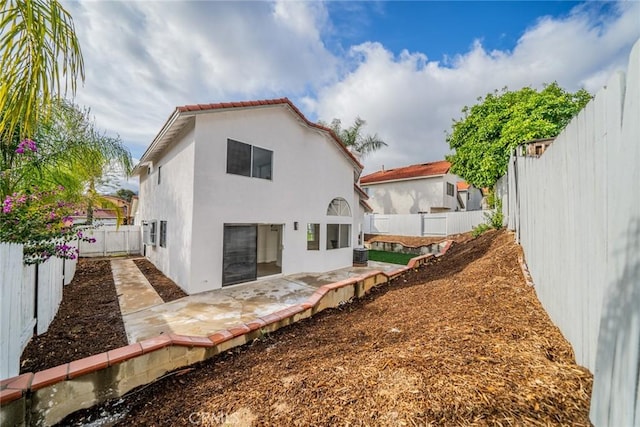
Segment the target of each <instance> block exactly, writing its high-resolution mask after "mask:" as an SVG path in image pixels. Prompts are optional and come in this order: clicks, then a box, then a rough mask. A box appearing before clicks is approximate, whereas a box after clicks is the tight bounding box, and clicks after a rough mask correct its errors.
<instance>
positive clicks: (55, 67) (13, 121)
mask: <svg viewBox="0 0 640 427" xmlns="http://www.w3.org/2000/svg"><path fill="white" fill-rule="evenodd" d="M0 10H1V11H2V13H1V14H0V111H1V112H2V120H0V135H12V134H14V132H16V130H17V132H18V136H19V137H20V138H24V137H31V136H32V135H33V132H34V130H35V127H36V126H37V124H38V123H39V121H40V118H41V116H42V114H43V113H44V114H45V115H46V114H47V113H48V111H49V110H48V108H47V107H48V106H49V102H50V101H51V100H52V99H54V98H58V97H60V96H61V95H62V94H63V93H64V92H66V91H67V90H68V89H70V90H71V92H72V95H73V94H75V89H76V80H77V79H78V78H80V79H82V80H84V63H83V59H82V52H81V50H80V44H79V42H78V38H77V37H76V34H75V29H74V26H73V20H72V18H71V15H69V13H68V12H67V11H66V10H65V9H64V8H63V7H62V6H61V5H60V3H59V2H58V1H57V0H0ZM43 103H44V108H42V107H43ZM4 140H6V139H5V138H3V142H4Z"/></svg>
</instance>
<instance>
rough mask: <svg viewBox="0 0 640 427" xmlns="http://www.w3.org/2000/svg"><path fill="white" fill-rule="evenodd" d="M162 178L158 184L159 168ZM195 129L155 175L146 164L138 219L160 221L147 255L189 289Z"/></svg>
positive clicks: (187, 132) (187, 130) (155, 167)
mask: <svg viewBox="0 0 640 427" xmlns="http://www.w3.org/2000/svg"><path fill="white" fill-rule="evenodd" d="M159 166H161V167H162V169H161V178H162V179H161V181H160V184H158V175H157V174H158V167H159ZM193 167H194V128H193V125H191V126H187V127H186V128H185V130H184V131H183V132H182V133H181V135H179V136H178V142H177V143H176V144H174V145H173V146H172V147H170V148H169V149H168V150H167V151H166V152H165V153H164V154H163V155H162V157H161V158H160V160H159V161H158V162H156V163H155V164H153V166H152V168H151V175H147V172H146V170H147V168H146V167H143V172H142V173H141V175H140V195H139V207H138V214H137V216H136V222H138V223H140V224H142V221H150V220H156V221H157V222H158V225H157V233H158V234H157V240H156V242H157V244H156V246H155V247H152V246H146V250H145V255H146V257H147V258H148V259H149V260H150V261H151V262H152V263H153V264H154V265H155V266H156V267H158V269H160V270H161V271H162V272H163V273H164V274H165V275H166V276H168V277H169V278H171V280H173V281H174V282H176V283H177V284H178V285H179V286H181V287H182V288H183V289H184V290H185V291H187V292H188V291H189V289H190V276H191V271H190V267H189V266H190V258H191V252H192V245H191V242H192V240H191V233H192V224H193V221H192V219H193V206H194V204H193ZM160 221H167V247H166V248H162V247H160V245H159V242H160Z"/></svg>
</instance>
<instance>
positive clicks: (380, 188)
mask: <svg viewBox="0 0 640 427" xmlns="http://www.w3.org/2000/svg"><path fill="white" fill-rule="evenodd" d="M362 187H363V188H368V189H369V200H368V201H367V202H368V203H369V205H371V207H372V208H373V211H374V212H375V213H381V214H382V213H383V214H416V213H419V212H429V210H430V208H431V207H432V206H444V205H443V200H444V197H443V195H444V191H445V189H444V185H443V177H442V176H437V177H428V178H420V179H410V180H404V181H390V182H381V183H377V184H362Z"/></svg>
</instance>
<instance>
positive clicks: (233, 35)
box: [66, 1, 337, 151]
mask: <svg viewBox="0 0 640 427" xmlns="http://www.w3.org/2000/svg"><path fill="white" fill-rule="evenodd" d="M66 6H67V8H68V9H69V11H70V13H71V14H72V16H73V17H74V22H75V25H76V29H77V32H78V35H79V38H80V40H81V44H82V49H83V53H84V57H85V67H86V74H87V76H86V84H85V86H84V87H83V88H80V89H79V90H78V94H77V102H78V103H80V104H83V105H90V106H91V107H92V112H93V114H94V115H95V116H96V121H97V124H98V125H99V126H100V127H102V128H106V129H110V130H113V131H115V132H117V133H119V134H120V135H121V137H122V138H123V140H124V141H125V142H126V143H128V144H129V145H130V146H132V147H133V148H135V149H136V150H138V151H139V150H142V149H144V147H146V145H148V144H149V142H150V141H151V139H152V138H153V136H155V134H156V132H157V131H158V130H159V129H160V127H161V126H162V124H163V122H164V120H166V118H167V117H168V116H169V114H170V113H171V112H172V110H173V108H174V107H175V106H177V105H184V104H193V103H209V102H218V101H228V100H241V99H254V98H257V97H258V98H260V97H280V96H284V94H287V95H289V96H292V95H296V94H300V95H304V94H305V93H307V92H308V91H309V90H315V89H316V88H317V87H319V85H322V84H327V83H328V82H330V81H332V80H333V79H334V78H335V74H334V69H335V65H336V63H337V60H336V58H334V57H333V55H331V54H330V53H329V52H328V51H327V50H326V49H325V47H324V45H323V43H322V41H321V38H320V31H321V30H322V28H323V25H324V24H325V22H326V19H327V14H326V11H325V10H324V8H323V5H322V4H321V3H307V2H291V3H290V2H284V3H283V2H276V3H267V2H162V1H158V2H69V3H68V4H66Z"/></svg>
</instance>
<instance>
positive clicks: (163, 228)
mask: <svg viewBox="0 0 640 427" xmlns="http://www.w3.org/2000/svg"><path fill="white" fill-rule="evenodd" d="M159 245H160V247H161V248H166V247H167V221H160V242H159Z"/></svg>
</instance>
